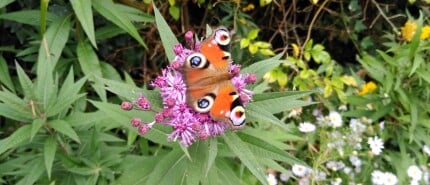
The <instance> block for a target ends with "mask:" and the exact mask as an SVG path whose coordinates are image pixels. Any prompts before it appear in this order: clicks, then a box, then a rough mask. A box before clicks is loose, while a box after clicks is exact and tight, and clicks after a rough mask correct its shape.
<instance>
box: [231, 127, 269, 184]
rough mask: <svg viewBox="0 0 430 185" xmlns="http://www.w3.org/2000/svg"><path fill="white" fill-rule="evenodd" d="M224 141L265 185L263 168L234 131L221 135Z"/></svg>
mask: <svg viewBox="0 0 430 185" xmlns="http://www.w3.org/2000/svg"><path fill="white" fill-rule="evenodd" d="M223 138H224V141H225V143H226V144H227V145H228V147H229V148H230V149H231V150H232V151H233V153H234V154H236V156H237V157H239V159H240V161H241V162H242V163H243V164H244V165H245V166H246V167H247V168H248V169H249V171H251V173H252V174H253V175H254V176H255V177H257V179H258V180H260V183H262V184H265V185H267V184H268V183H267V180H266V175H265V173H264V168H263V167H262V166H260V164H259V163H258V161H257V158H256V157H255V155H254V154H253V153H252V152H251V150H250V149H249V148H248V146H247V145H246V144H245V143H244V142H243V141H242V140H241V139H240V138H239V137H238V136H237V135H236V134H234V133H231V132H229V133H226V134H225V135H223Z"/></svg>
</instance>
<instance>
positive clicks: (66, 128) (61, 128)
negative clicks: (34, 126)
mask: <svg viewBox="0 0 430 185" xmlns="http://www.w3.org/2000/svg"><path fill="white" fill-rule="evenodd" d="M48 126H50V127H51V128H53V129H54V130H56V131H58V132H60V133H62V134H64V135H66V136H68V137H70V138H71V139H73V140H74V141H76V142H78V143H81V141H80V140H79V136H78V135H77V134H76V132H75V130H73V128H72V127H71V126H70V125H69V123H68V122H67V121H64V120H59V119H57V120H52V121H49V122H48Z"/></svg>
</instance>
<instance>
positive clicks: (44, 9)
mask: <svg viewBox="0 0 430 185" xmlns="http://www.w3.org/2000/svg"><path fill="white" fill-rule="evenodd" d="M48 5H49V0H41V1H40V35H43V34H45V31H46V22H47V13H48Z"/></svg>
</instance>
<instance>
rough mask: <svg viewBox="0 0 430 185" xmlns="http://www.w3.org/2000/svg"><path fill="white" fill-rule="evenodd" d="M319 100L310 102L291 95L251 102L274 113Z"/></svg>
mask: <svg viewBox="0 0 430 185" xmlns="http://www.w3.org/2000/svg"><path fill="white" fill-rule="evenodd" d="M316 103H318V102H309V101H303V100H293V99H291V98H290V97H283V98H276V99H270V100H264V101H259V102H251V103H250V104H252V106H256V107H259V108H261V109H264V110H266V111H267V112H270V113H272V114H275V113H279V112H282V111H286V110H291V109H293V108H296V107H304V106H307V105H312V104H316Z"/></svg>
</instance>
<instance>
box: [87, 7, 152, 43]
mask: <svg viewBox="0 0 430 185" xmlns="http://www.w3.org/2000/svg"><path fill="white" fill-rule="evenodd" d="M92 2H93V7H94V9H96V11H97V12H99V13H100V14H101V15H102V16H103V17H105V18H106V19H108V20H109V21H111V22H112V23H114V24H115V25H117V26H118V27H120V28H121V29H123V30H125V31H126V32H128V33H129V34H130V35H131V36H132V37H133V38H134V39H136V41H137V42H139V44H141V45H142V46H143V47H144V48H145V49H147V48H148V47H147V46H146V44H145V42H143V40H142V38H141V37H140V35H139V33H138V32H137V30H136V27H134V25H133V24H132V23H131V21H130V19H129V18H128V17H127V16H126V15H125V14H124V13H123V12H121V11H119V10H118V9H119V8H118V7H117V6H116V5H115V4H114V3H113V1H111V0H98V1H92Z"/></svg>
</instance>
